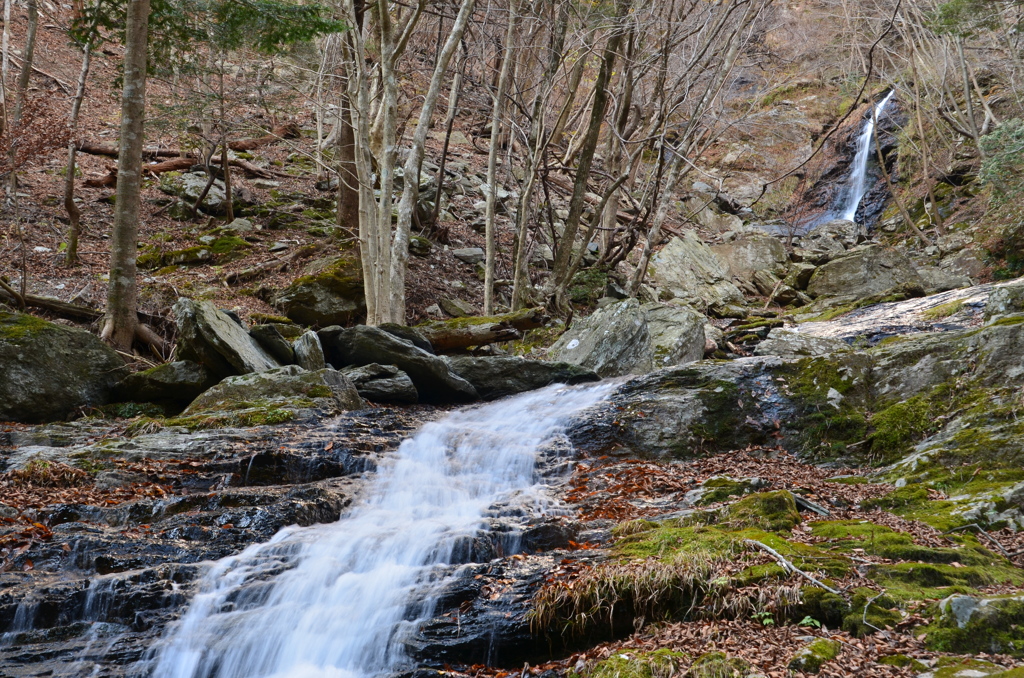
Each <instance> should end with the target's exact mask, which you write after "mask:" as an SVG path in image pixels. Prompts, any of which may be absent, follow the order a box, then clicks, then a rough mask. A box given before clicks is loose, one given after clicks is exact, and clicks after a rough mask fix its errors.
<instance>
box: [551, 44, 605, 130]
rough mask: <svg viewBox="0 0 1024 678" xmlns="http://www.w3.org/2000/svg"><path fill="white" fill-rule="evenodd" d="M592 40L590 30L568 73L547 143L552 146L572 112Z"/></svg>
mask: <svg viewBox="0 0 1024 678" xmlns="http://www.w3.org/2000/svg"><path fill="white" fill-rule="evenodd" d="M593 41H594V34H593V32H591V33H589V34H588V35H587V39H586V40H584V41H583V45H582V47H581V54H580V57H579V58H578V59H577V60H576V63H575V64H573V66H572V71H571V72H570V73H569V85H568V87H567V88H566V90H567V96H566V99H565V103H564V104H562V110H561V111H560V112H559V114H558V120H556V121H555V126H554V127H552V128H551V140H550V142H549V143H551V145H552V146H557V145H558V144H560V143H561V142H562V135H563V134H565V125H566V123H568V122H569V114H570V113H571V112H572V105H573V102H574V101H576V93H577V92H578V91H579V88H580V81H581V80H582V79H583V68H584V67H585V66H586V65H587V56H589V54H590V47H591V45H592V44H593Z"/></svg>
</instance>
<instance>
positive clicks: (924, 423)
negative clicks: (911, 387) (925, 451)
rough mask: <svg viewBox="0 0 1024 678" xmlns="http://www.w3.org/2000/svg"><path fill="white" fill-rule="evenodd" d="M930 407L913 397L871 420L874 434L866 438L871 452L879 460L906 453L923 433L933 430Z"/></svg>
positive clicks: (924, 400)
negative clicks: (879, 458) (877, 456)
mask: <svg viewBox="0 0 1024 678" xmlns="http://www.w3.org/2000/svg"><path fill="white" fill-rule="evenodd" d="M935 414H936V413H935V412H933V408H932V403H931V402H929V401H928V400H927V399H926V398H924V397H922V396H914V397H913V398H910V399H908V400H905V401H903V402H900V403H896V404H895V405H892V406H890V407H887V408H886V409H884V410H882V411H881V412H878V413H877V414H875V415H874V416H872V417H871V422H870V423H871V426H872V427H873V428H874V432H873V433H872V434H871V436H870V437H869V439H868V440H869V441H870V443H871V451H872V452H873V453H875V454H877V455H879V457H881V458H888V457H891V456H892V455H893V454H894V453H898V452H903V451H905V450H906V449H907V448H908V447H909V446H910V445H911V444H912V443H914V442H917V441H918V440H920V439H922V438H923V437H924V435H925V434H926V433H929V432H932V431H934V430H935V429H936V427H937V423H936V419H935Z"/></svg>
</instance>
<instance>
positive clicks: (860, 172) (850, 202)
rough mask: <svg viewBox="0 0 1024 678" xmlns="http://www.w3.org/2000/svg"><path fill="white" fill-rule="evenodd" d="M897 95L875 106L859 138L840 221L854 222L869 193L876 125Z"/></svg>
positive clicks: (891, 92)
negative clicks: (868, 183) (865, 195)
mask: <svg viewBox="0 0 1024 678" xmlns="http://www.w3.org/2000/svg"><path fill="white" fill-rule="evenodd" d="M895 93H896V90H892V91H890V92H889V93H888V94H887V95H885V98H884V99H882V100H881V101H880V102H878V103H877V104H875V107H874V108H873V109H872V110H871V117H869V118H868V119H867V121H866V122H865V123H864V129H863V130H862V131H861V133H860V137H858V138H857V154H856V155H855V156H854V158H853V164H852V165H851V166H850V178H849V180H848V181H847V189H846V193H845V195H844V198H843V202H842V208H841V209H840V210H839V218H840V219H847V220H849V221H853V218H854V217H855V216H856V215H857V208H858V207H860V201H861V200H863V199H864V194H865V193H867V191H868V186H867V173H868V160H869V159H870V158H871V150H872V144H874V136H875V125H876V124H877V122H878V119H879V117H881V115H882V112H883V111H884V110H885V107H886V105H888V103H889V100H890V99H892V97H893V95H894V94H895Z"/></svg>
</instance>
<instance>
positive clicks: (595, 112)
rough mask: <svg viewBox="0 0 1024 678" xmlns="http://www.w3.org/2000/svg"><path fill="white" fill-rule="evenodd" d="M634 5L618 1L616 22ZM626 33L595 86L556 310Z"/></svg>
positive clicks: (616, 34)
mask: <svg viewBox="0 0 1024 678" xmlns="http://www.w3.org/2000/svg"><path fill="white" fill-rule="evenodd" d="M631 5H632V2H631V0H617V2H616V5H615V10H616V11H615V17H616V20H617V22H621V21H622V19H623V18H624V17H625V16H626V15H627V14H628V13H629V9H630V7H631ZM624 33H625V31H624V30H623V27H622V26H621V25H616V26H615V27H614V28H612V34H611V36H609V38H608V44H607V45H605V49H604V57H603V58H602V60H601V70H600V71H599V72H598V75H597V82H596V83H595V85H594V104H593V107H592V108H591V111H590V123H589V125H588V126H587V135H586V138H585V141H584V143H583V146H582V148H581V150H580V162H579V165H577V167H576V181H575V183H574V185H573V192H572V199H571V200H570V202H569V216H568V218H566V220H565V229H564V230H563V231H562V237H561V239H560V240H559V241H558V245H557V247H556V248H555V264H554V266H553V267H552V273H551V280H552V284H553V289H552V296H553V298H554V302H555V306H556V307H558V308H561V307H562V306H563V299H562V297H563V295H564V291H565V288H566V286H567V285H568V283H569V281H568V279H567V278H566V273H567V272H568V270H569V261H570V258H571V256H572V248H573V245H574V244H575V242H576V233H577V231H578V230H579V222H580V217H581V216H582V215H583V196H584V194H585V193H586V192H587V179H588V178H589V176H590V166H591V164H592V163H593V160H594V152H595V151H596V150H597V142H598V138H599V136H600V134H601V125H602V123H603V122H604V114H605V108H606V107H607V103H608V83H609V81H610V80H611V76H612V70H613V68H614V66H615V57H616V55H617V54H618V51H619V45H620V44H621V43H622V38H623V35H624Z"/></svg>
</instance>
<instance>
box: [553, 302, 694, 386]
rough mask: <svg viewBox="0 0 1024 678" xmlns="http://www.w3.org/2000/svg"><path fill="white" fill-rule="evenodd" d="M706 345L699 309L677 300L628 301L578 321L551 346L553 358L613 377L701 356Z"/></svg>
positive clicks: (680, 362)
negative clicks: (665, 301)
mask: <svg viewBox="0 0 1024 678" xmlns="http://www.w3.org/2000/svg"><path fill="white" fill-rule="evenodd" d="M704 347H705V336H704V316H703V315H701V314H700V313H697V312H696V311H694V310H693V309H691V308H688V307H686V306H683V305H679V304H662V303H657V302H652V303H648V304H640V302H639V301H637V300H636V299H626V300H624V301H620V302H618V303H615V304H609V305H608V306H605V307H603V308H600V309H598V310H597V311H595V312H594V313H593V314H592V315H591V316H590V317H588V318H586V319H584V320H582V321H580V322H578V323H576V324H575V325H574V326H573V327H572V328H571V329H570V330H569V331H568V332H566V333H565V334H563V335H562V336H561V337H560V338H559V340H558V341H557V342H555V344H554V346H552V347H551V357H552V358H553V359H555V360H559V361H563V362H567V363H571V364H573V365H580V366H582V367H586V368H588V369H592V370H594V371H595V372H596V373H597V374H598V375H600V376H602V377H617V376H621V375H624V374H644V373H647V372H650V371H651V370H655V369H660V368H663V367H669V366H672V365H681V364H684V363H688V362H693V361H694V360H700V359H701V358H702V357H703V355H704Z"/></svg>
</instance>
